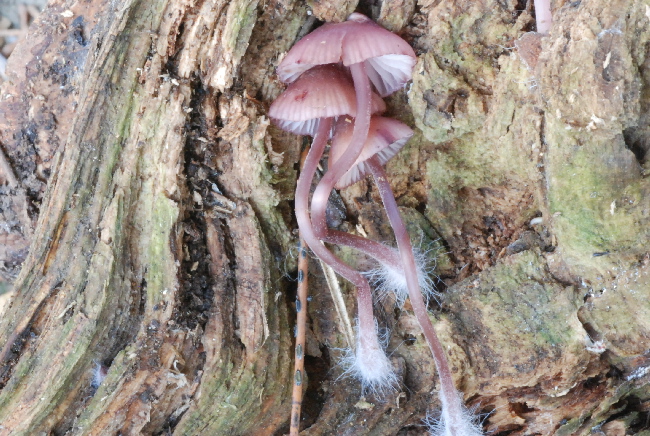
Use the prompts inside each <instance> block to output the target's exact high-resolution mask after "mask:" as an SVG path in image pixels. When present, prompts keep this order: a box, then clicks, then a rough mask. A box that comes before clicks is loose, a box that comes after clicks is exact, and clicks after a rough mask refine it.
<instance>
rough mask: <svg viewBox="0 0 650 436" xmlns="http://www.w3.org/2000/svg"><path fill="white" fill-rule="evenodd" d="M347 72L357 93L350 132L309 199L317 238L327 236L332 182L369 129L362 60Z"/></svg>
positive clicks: (356, 152) (368, 99) (368, 96)
mask: <svg viewBox="0 0 650 436" xmlns="http://www.w3.org/2000/svg"><path fill="white" fill-rule="evenodd" d="M350 72H351V73H352V79H353V80H354V90H355V92H356V95H357V116H356V118H355V119H354V131H353V132H352V139H351V140H350V145H349V146H348V148H347V150H346V151H345V153H343V155H342V156H341V157H340V159H339V160H337V161H336V163H335V165H332V166H331V167H330V168H329V169H328V171H327V173H325V176H323V178H322V179H321V181H320V183H319V184H318V186H317V187H316V190H315V191H314V197H313V199H312V205H311V207H312V214H311V217H312V222H313V224H314V232H315V234H316V236H318V237H319V238H324V237H325V236H326V235H327V221H326V219H325V210H326V209H327V201H328V200H329V197H330V193H331V192H332V189H334V184H336V182H337V181H338V180H339V179H340V178H341V177H342V176H343V175H344V174H345V173H346V172H347V170H349V169H350V168H351V167H352V165H353V164H354V162H355V161H356V160H357V158H358V157H359V154H361V150H362V149H363V145H364V144H365V143H366V139H367V138H368V129H369V128H370V102H371V98H372V92H371V90H370V80H369V79H368V75H367V74H366V67H365V65H364V63H363V62H360V63H358V64H352V65H350Z"/></svg>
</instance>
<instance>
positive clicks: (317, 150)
mask: <svg viewBox="0 0 650 436" xmlns="http://www.w3.org/2000/svg"><path fill="white" fill-rule="evenodd" d="M331 126H332V120H331V118H326V119H323V120H321V122H320V123H319V126H318V131H317V132H316V136H314V141H313V143H312V146H311V149H310V150H309V154H308V155H307V159H306V160H305V165H304V168H303V171H302V173H301V174H300V177H299V178H298V186H297V188H296V204H295V209H296V220H297V221H298V227H299V228H300V232H301V234H302V237H303V238H304V239H305V242H306V243H307V245H308V246H309V247H310V248H311V250H312V251H313V252H314V254H315V255H316V256H318V257H319V258H320V259H321V260H322V261H323V262H325V263H327V264H328V265H330V266H331V267H332V268H333V269H334V271H336V272H337V273H338V274H340V275H341V276H343V277H344V278H345V279H347V280H348V281H350V282H351V283H352V284H353V285H354V286H356V288H357V301H358V306H359V307H358V311H359V332H360V334H359V344H360V346H362V347H365V346H368V347H379V339H378V338H377V333H376V329H375V317H374V314H373V311H372V293H371V290H370V284H368V280H366V278H365V277H364V276H363V275H362V274H361V273H360V272H358V271H356V270H355V269H353V268H351V267H349V266H348V265H346V264H345V263H343V261H341V260H340V259H339V258H338V257H336V256H335V255H334V254H333V253H332V252H331V251H329V250H328V249H327V248H326V247H325V246H324V245H323V243H322V242H321V241H320V240H319V238H318V237H316V234H315V233H314V229H313V227H312V222H311V219H310V217H309V191H310V188H311V182H312V180H313V178H314V175H315V174H316V169H317V168H318V162H319V160H320V158H321V156H322V155H323V151H324V150H325V145H326V144H327V139H328V136H329V132H330V129H331Z"/></svg>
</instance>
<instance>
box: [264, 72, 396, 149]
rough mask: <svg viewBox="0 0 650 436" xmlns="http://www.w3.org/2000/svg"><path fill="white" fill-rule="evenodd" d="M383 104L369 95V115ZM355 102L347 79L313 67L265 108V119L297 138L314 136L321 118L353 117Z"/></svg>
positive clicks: (345, 76) (341, 75) (355, 109)
mask: <svg viewBox="0 0 650 436" xmlns="http://www.w3.org/2000/svg"><path fill="white" fill-rule="evenodd" d="M384 110H386V104H385V103H384V101H383V100H382V99H381V97H379V96H378V95H377V94H375V93H373V96H372V101H371V111H372V113H376V112H383V111H384ZM356 114H357V100H356V94H355V92H354V85H353V84H352V80H351V79H350V77H349V75H348V74H347V73H346V72H345V71H344V70H343V69H342V68H341V67H339V66H337V65H321V66H318V67H314V68H312V69H311V70H309V71H307V72H306V73H305V74H303V75H302V76H300V78H299V79H298V80H296V81H295V82H293V83H292V84H290V85H289V86H288V87H287V89H286V90H285V91H284V92H283V93H282V94H280V96H279V97H278V98H276V99H275V101H274V102H273V104H271V107H270V108H269V117H270V118H271V119H272V120H273V121H274V122H275V123H276V124H277V125H278V126H279V127H280V128H281V129H284V130H287V131H289V132H293V133H296V134H298V135H312V136H313V135H314V134H315V132H316V129H317V128H318V122H319V120H320V119H321V118H331V117H338V116H341V115H351V116H353V117H354V116H356Z"/></svg>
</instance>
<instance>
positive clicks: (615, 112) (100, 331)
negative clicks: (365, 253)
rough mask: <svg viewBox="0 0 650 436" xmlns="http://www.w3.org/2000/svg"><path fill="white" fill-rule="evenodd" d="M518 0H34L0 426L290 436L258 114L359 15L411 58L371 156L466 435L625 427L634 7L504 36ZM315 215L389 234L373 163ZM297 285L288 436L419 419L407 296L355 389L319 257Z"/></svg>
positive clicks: (12, 166) (577, 8) (634, 279)
mask: <svg viewBox="0 0 650 436" xmlns="http://www.w3.org/2000/svg"><path fill="white" fill-rule="evenodd" d="M528 3H530V4H529V5H528V6H527V5H526V2H522V1H514V0H506V1H497V0H487V1H482V2H481V1H473V0H472V1H469V0H468V1H464V0H461V1H439V0H429V1H426V0H422V1H418V2H415V1H413V0H395V1H388V0H384V1H383V2H365V1H361V2H360V3H359V4H358V5H357V3H356V2H354V1H347V0H337V1H332V2H325V1H309V2H306V3H305V2H297V1H291V0H286V1H273V0H271V1H266V2H261V1H256V0H232V1H227V0H205V1H201V0H196V1H195V0H192V1H190V0H178V1H154V0H151V1H144V0H142V1H125V0H118V1H114V2H99V1H89V2H73V1H71V0H67V1H66V0H54V1H52V2H50V4H49V6H48V8H47V9H46V10H45V12H44V13H43V14H42V15H41V17H40V19H39V21H38V22H37V23H36V24H35V26H34V27H33V28H32V29H31V34H30V37H29V38H27V40H26V41H24V42H23V43H22V45H20V46H19V47H18V48H17V49H16V50H15V51H14V55H13V56H12V58H11V59H10V62H9V66H8V68H9V70H8V74H9V80H8V81H6V82H4V83H3V84H2V85H1V88H0V146H1V148H2V149H1V152H0V181H1V182H2V183H0V193H1V194H2V195H1V196H0V206H1V207H0V223H1V224H2V225H1V226H0V232H1V233H0V241H2V242H3V246H2V247H1V248H0V261H2V271H1V273H2V276H3V278H4V279H5V280H11V281H13V286H14V290H15V296H14V297H13V300H12V303H11V306H10V307H9V308H7V309H6V311H5V312H4V314H3V316H2V319H1V320H0V338H1V339H0V346H2V351H1V354H0V358H1V360H2V362H1V363H2V365H1V367H0V387H1V390H0V435H38V434H72V435H86V434H96V435H109V434H124V435H137V434H176V435H274V434H278V435H279V434H283V433H284V432H286V431H287V430H288V419H289V409H290V402H291V398H290V392H291V384H292V382H293V375H292V368H293V364H292V356H293V349H292V346H293V340H292V339H293V335H292V329H293V322H294V319H295V316H294V315H293V311H294V306H293V298H294V295H295V286H296V283H295V281H294V280H293V279H292V277H293V276H294V275H295V272H296V271H295V270H296V264H295V263H296V250H295V246H296V243H297V240H296V231H295V230H296V229H295V219H294V218H293V213H292V209H291V207H292V204H293V202H292V200H293V189H294V187H295V181H296V175H297V173H296V169H297V166H298V160H299V156H300V151H301V148H302V146H303V144H304V143H305V141H303V140H302V139H301V138H298V137H295V136H293V135H290V134H286V133H284V132H282V131H280V130H278V129H277V128H275V127H274V126H273V125H272V124H270V122H269V119H268V117H267V116H266V113H267V109H268V105H269V104H270V102H271V101H272V100H273V99H274V98H275V97H276V96H277V95H278V94H279V93H280V92H281V91H282V89H283V85H282V84H281V83H280V82H279V81H278V79H277V77H276V76H275V74H274V70H275V67H276V66H277V64H278V62H279V59H281V57H282V55H283V54H284V53H285V52H286V51H287V50H288V49H289V48H290V47H291V45H292V44H293V43H294V41H296V40H297V39H298V38H300V37H301V36H302V35H304V34H306V33H307V32H308V31H310V30H311V29H313V28H314V26H316V25H318V23H319V22H320V21H318V20H322V19H327V20H334V21H336V20H341V19H344V18H345V16H347V15H348V14H349V13H350V12H351V11H354V10H355V8H358V9H357V10H360V11H361V12H364V13H366V14H368V15H371V16H372V17H373V18H374V19H376V20H377V21H379V22H380V23H381V24H383V25H384V26H385V27H387V28H389V29H391V30H393V31H396V32H399V33H400V34H401V35H402V36H403V37H404V38H405V39H407V40H408V41H409V43H411V44H412V45H413V47H414V48H415V49H416V52H417V54H418V57H419V60H418V63H417V65H416V68H415V73H414V80H413V82H412V84H409V85H408V86H407V88H405V89H404V90H403V91H402V92H400V93H398V94H396V95H395V96H393V97H391V98H389V99H388V106H389V115H391V116H395V117H398V118H400V119H402V120H403V121H405V122H407V123H409V124H410V125H412V126H413V127H414V128H415V130H416V134H415V136H414V138H413V139H412V140H411V141H410V142H409V144H408V145H407V146H406V148H405V149H404V150H403V151H402V152H401V153H400V154H399V155H398V156H397V157H396V158H394V159H393V161H391V162H390V163H389V164H388V172H389V175H390V177H391V182H392V185H393V187H394V189H395V191H396V196H397V198H398V202H399V203H400V205H401V207H402V211H403V215H404V217H405V219H406V220H407V222H408V226H409V228H410V230H411V233H412V238H413V240H414V243H416V244H419V245H421V247H422V249H423V250H428V251H427V253H428V254H427V255H428V256H429V258H430V259H431V264H432V265H433V263H434V262H437V265H436V270H435V274H437V275H438V276H439V277H440V279H441V281H440V285H441V289H443V290H444V291H443V293H442V295H441V296H440V303H441V304H440V305H437V304H436V303H435V302H431V306H430V307H431V317H432V320H433V321H435V324H436V329H437V330H438V333H439V335H440V337H441V340H442V341H443V343H444V344H445V346H446V348H447V350H448V352H449V356H450V362H451V366H452V369H453V372H454V375H455V377H456V383H457V385H458V386H459V387H460V388H461V389H462V390H463V392H464V395H465V400H466V402H467V404H468V405H469V406H474V407H476V408H477V410H478V411H479V412H482V413H486V414H487V415H486V416H485V421H484V424H485V428H486V429H487V430H489V431H491V432H493V433H492V434H503V435H505V434H508V435H532V434H539V435H588V434H604V435H608V436H610V435H624V434H638V435H642V434H646V435H647V434H650V430H649V424H648V422H649V421H650V388H649V387H648V386H649V385H648V383H649V382H650V354H649V353H650V351H648V350H650V276H649V275H648V274H649V272H650V256H649V255H648V249H647V245H648V244H647V241H648V233H649V230H648V229H650V212H649V210H650V209H649V207H650V200H649V197H648V195H647V194H648V192H649V190H650V189H649V188H650V185H649V183H648V181H647V178H646V174H647V160H646V153H647V151H648V149H649V148H650V131H649V130H648V128H647V123H648V121H649V119H650V115H649V114H650V85H649V84H650V73H649V72H648V71H649V70H646V67H647V66H648V63H649V62H650V60H649V59H650V58H649V57H648V50H649V48H650V45H649V41H650V2H648V1H640V0H634V1H633V0H615V1H609V0H608V1H606V0H590V1H582V2H579V1H578V2H569V1H561V0H556V1H554V2H552V3H553V10H554V20H555V22H554V24H553V27H552V29H551V33H550V35H549V36H547V37H543V38H542V37H540V36H539V35H535V34H527V35H526V36H525V37H524V38H523V39H520V38H521V37H522V36H523V35H524V34H526V32H528V31H530V30H534V18H533V15H532V12H533V11H532V10H531V7H532V2H528ZM330 206H331V208H330V209H331V210H330V211H331V218H332V220H333V223H334V224H336V225H338V226H339V227H340V228H341V229H344V230H347V231H352V232H361V233H363V234H366V235H368V236H369V237H372V238H376V239H380V240H382V241H386V242H389V243H392V235H391V231H390V228H389V227H388V224H387V220H386V219H385V217H384V215H383V213H382V210H381V206H380V204H379V196H378V193H377V190H376V189H375V188H374V187H373V186H372V184H371V183H370V181H365V182H361V183H359V184H357V185H355V186H353V187H351V188H348V189H347V190H345V191H343V192H341V193H340V195H339V194H336V195H334V196H333V197H332V201H331V204H330ZM27 247H29V254H26V253H27ZM339 254H340V255H341V256H342V257H343V258H344V259H346V260H348V261H350V262H352V263H355V264H356V265H358V266H359V267H360V268H369V267H370V266H371V265H370V264H369V262H368V259H365V258H361V257H358V256H357V255H356V254H355V253H352V252H350V251H349V250H340V251H339ZM21 264H22V269H20V265H21ZM18 270H20V273H19V274H18ZM16 275H17V276H16ZM310 286H311V289H310V293H311V295H312V297H313V298H312V300H311V303H310V308H309V311H310V324H309V326H308V328H309V330H308V338H307V350H306V354H307V360H306V363H307V366H306V370H307V374H308V378H309V380H308V383H306V386H307V390H306V399H305V405H304V413H303V421H304V422H303V425H304V428H305V430H304V434H307V435H331V434H340V435H363V434H368V435H398V434H399V435H422V434H425V429H424V427H422V425H421V420H422V419H423V418H424V417H425V416H426V415H427V413H435V411H436V410H437V407H438V404H437V397H436V395H435V390H436V388H437V383H438V382H437V378H436V374H435V370H434V368H433V363H432V361H431V358H430V356H429V352H428V349H427V346H426V344H425V342H424V339H423V337H422V335H421V334H420V330H419V327H418V326H417V323H416V321H415V319H414V317H413V315H412V314H411V312H410V306H409V305H408V302H407V303H406V305H405V306H404V308H403V310H395V309H393V307H392V306H391V303H390V302H386V301H384V302H379V303H378V304H377V315H378V318H379V319H380V322H381V324H382V325H385V326H388V327H390V329H391V332H392V334H391V336H390V341H389V352H390V353H391V359H392V360H393V362H394V365H395V367H396V369H397V371H398V374H399V376H400V377H401V379H402V382H403V384H402V387H401V390H400V391H398V392H394V393H392V394H389V395H387V396H385V397H383V398H377V397H374V396H367V397H363V396H362V393H361V392H360V387H359V384H358V383H357V382H356V381H354V380H350V379H347V378H345V377H341V374H342V373H343V370H344V368H341V367H340V366H338V365H337V362H338V360H337V359H338V358H339V357H340V356H341V354H342V352H341V348H344V347H347V346H348V344H347V340H346V335H345V332H344V330H343V329H342V327H341V326H342V325H343V323H342V322H341V321H340V320H339V319H338V318H337V315H336V310H335V307H334V303H333V302H332V299H331V297H330V294H329V291H328V287H327V284H326V281H325V278H324V275H323V273H322V271H321V270H320V267H319V265H318V263H317V262H315V261H314V262H312V263H311V277H310ZM342 286H343V290H344V299H345V302H346V304H347V306H348V307H347V309H348V312H349V314H350V315H351V316H353V315H354V312H355V304H354V290H353V289H350V288H349V286H347V285H345V283H342ZM104 372H105V374H106V376H105V378H104V377H103V374H104Z"/></svg>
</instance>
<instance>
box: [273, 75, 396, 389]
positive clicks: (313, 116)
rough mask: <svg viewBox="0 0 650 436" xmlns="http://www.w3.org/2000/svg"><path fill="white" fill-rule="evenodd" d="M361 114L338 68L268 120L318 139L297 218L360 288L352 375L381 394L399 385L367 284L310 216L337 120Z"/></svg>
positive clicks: (301, 89) (298, 88) (314, 245)
mask: <svg viewBox="0 0 650 436" xmlns="http://www.w3.org/2000/svg"><path fill="white" fill-rule="evenodd" d="M384 109H385V105H384V102H383V100H381V98H380V97H379V96H376V95H375V97H374V98H372V106H371V110H372V111H376V112H379V111H383V110H384ZM340 115H352V116H354V115H356V105H355V99H354V87H353V85H352V83H351V82H350V80H349V78H348V77H347V76H346V74H345V73H344V71H343V70H342V69H341V68H340V67H338V66H335V65H323V66H318V67H314V68H312V69H310V70H309V71H307V72H306V73H304V74H302V75H301V76H300V78H299V79H298V80H296V81H295V82H294V83H292V84H290V85H289V87H288V88H287V90H286V91H285V92H284V93H283V94H282V95H280V97H278V98H277V99H276V100H275V101H274V102H273V104H272V105H271V108H270V109H269V116H270V117H271V118H272V119H273V120H274V122H275V123H276V124H278V125H279V126H280V127H281V128H284V129H285V130H289V131H292V132H294V133H302V134H310V135H313V136H314V140H313V142H312V145H311V148H310V150H309V153H308V154H307V158H306V159H305V163H304V166H303V170H302V172H301V173H300V177H299V178H298V184H297V187H296V200H295V210H296V219H297V221H298V226H299V228H300V232H301V235H302V237H303V238H304V240H305V242H306V243H307V245H308V246H309V247H310V248H311V249H312V251H313V252H314V253H315V254H316V255H317V256H318V257H319V258H320V259H321V260H322V261H323V262H325V263H327V264H328V265H330V266H331V267H332V268H333V269H334V270H335V271H336V272H337V273H338V274H340V275H342V276H343V277H344V278H345V279H347V280H349V281H350V282H351V283H352V284H353V285H354V286H356V288H357V300H358V306H359V307H358V312H359V329H358V330H359V334H358V338H357V341H358V343H357V347H356V350H355V353H354V354H353V355H354V356H355V358H354V359H353V360H352V362H351V368H352V369H353V370H352V373H354V374H355V375H357V376H358V377H360V378H361V381H362V384H363V386H364V389H368V390H373V391H381V390H382V389H384V388H386V387H387V386H389V385H392V384H394V381H395V375H394V372H393V369H392V365H391V363H390V360H389V359H388V357H387V356H386V353H385V352H384V350H383V348H382V346H381V343H380V341H379V338H378V331H377V326H376V323H375V318H374V314H373V309H372V293H371V289H370V284H369V283H368V280H367V279H366V278H365V277H364V276H363V275H362V274H361V273H360V272H358V271H357V270H355V269H353V268H351V267H349V266H348V265H346V264H345V263H344V262H342V261H341V260H340V259H339V258H337V257H336V256H335V255H334V254H332V252H330V251H329V250H328V249H327V248H326V247H325V246H324V245H323V244H322V242H321V241H320V240H319V239H318V238H317V237H316V235H315V234H314V231H313V228H312V223H311V220H310V217H309V192H310V188H311V184H312V180H313V178H314V175H315V174H316V169H317V168H318V163H319V161H320V158H321V156H322V154H323V151H324V149H325V146H326V144H327V140H328V139H329V137H330V131H331V126H332V120H333V118H334V117H336V116H340Z"/></svg>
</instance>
